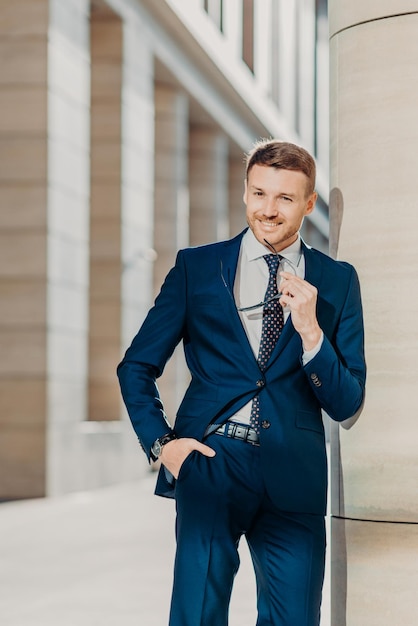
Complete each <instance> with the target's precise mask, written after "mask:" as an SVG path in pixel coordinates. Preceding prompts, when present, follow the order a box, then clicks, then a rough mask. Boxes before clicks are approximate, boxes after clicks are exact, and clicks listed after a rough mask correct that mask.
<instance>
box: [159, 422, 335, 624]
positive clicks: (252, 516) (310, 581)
mask: <svg viewBox="0 0 418 626" xmlns="http://www.w3.org/2000/svg"><path fill="white" fill-rule="evenodd" d="M205 443H207V445H209V446H211V447H212V448H214V449H215V450H216V456H215V457H213V458H208V457H205V456H203V455H202V454H200V453H199V452H196V451H195V452H192V453H191V455H190V456H189V457H187V459H186V460H185V462H184V464H183V466H182V467H181V470H180V475H179V477H178V481H177V483H176V493H175V497H176V507H177V521H176V536H177V552H176V561H175V568H174V585H173V595H172V603H171V612H170V626H227V624H228V611H229V601H230V596H231V592H232V585H233V580H234V576H235V574H236V572H237V571H238V567H239V556H238V545H239V541H240V538H241V537H242V536H243V535H244V536H245V538H246V540H247V542H248V545H249V548H250V553H251V556H252V560H253V565H254V571H255V575H256V582H257V609H258V619H257V624H256V626H319V621H320V606H321V594H322V584H323V577H324V566H325V521H324V517H323V516H322V515H312V514H304V513H290V512H285V511H282V510H280V508H278V507H277V506H275V505H274V504H273V502H272V501H271V499H270V498H269V496H268V494H267V492H266V490H265V486H264V481H263V477H262V473H261V466H260V448H259V447H257V446H253V445H251V444H249V443H245V442H243V441H239V440H236V439H228V438H226V437H224V436H220V435H216V434H213V435H211V436H210V437H209V438H208V439H207V440H206V442H205ZM278 480H287V477H286V476H282V477H281V478H278Z"/></svg>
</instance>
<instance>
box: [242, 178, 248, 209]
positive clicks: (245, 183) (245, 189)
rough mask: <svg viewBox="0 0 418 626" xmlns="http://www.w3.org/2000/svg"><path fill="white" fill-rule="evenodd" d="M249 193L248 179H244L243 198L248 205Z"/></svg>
mask: <svg viewBox="0 0 418 626" xmlns="http://www.w3.org/2000/svg"><path fill="white" fill-rule="evenodd" d="M247 193H248V187H247V179H246V178H245V179H244V195H243V196H242V199H243V200H244V204H245V205H247Z"/></svg>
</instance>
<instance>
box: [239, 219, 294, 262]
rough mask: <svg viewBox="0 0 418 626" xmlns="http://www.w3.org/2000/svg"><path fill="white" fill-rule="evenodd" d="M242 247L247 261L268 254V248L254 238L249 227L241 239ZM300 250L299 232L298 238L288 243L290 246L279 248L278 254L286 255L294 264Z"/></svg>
mask: <svg viewBox="0 0 418 626" xmlns="http://www.w3.org/2000/svg"><path fill="white" fill-rule="evenodd" d="M242 247H243V251H244V252H245V254H246V256H247V259H248V260H249V261H255V260H257V259H260V258H261V257H263V256H264V255H266V254H269V252H268V248H266V246H264V245H263V244H262V243H260V242H259V241H258V240H257V239H256V238H255V236H254V233H253V231H252V230H251V228H249V229H248V230H247V232H246V233H245V235H244V237H243V239H242ZM301 252H302V244H301V240H300V234H299V233H298V238H297V239H296V241H294V242H293V243H292V244H290V246H288V247H287V248H284V249H283V250H280V252H279V254H280V256H284V257H286V258H287V259H289V261H291V262H292V263H294V264H295V265H296V263H297V262H298V260H299V258H300V255H301Z"/></svg>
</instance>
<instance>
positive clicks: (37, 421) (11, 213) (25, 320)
mask: <svg viewBox="0 0 418 626" xmlns="http://www.w3.org/2000/svg"><path fill="white" fill-rule="evenodd" d="M2 17H3V19H2V20H0V58H1V59H2V70H1V71H0V111H1V115H0V141H1V150H0V207H1V210H0V354H1V359H0V497H3V498H13V497H21V496H26V495H29V496H34V497H35V496H41V495H43V494H44V493H45V471H46V470H45V448H46V440H45V409H46V402H47V399H46V388H45V382H46V376H47V349H46V332H47V327H46V309H47V247H46V243H47V202H46V199H47V167H48V163H47V136H46V130H47V96H46V85H47V56H48V41H47V32H48V2H47V1H46V0H35V1H33V2H32V1H30V0H27V1H26V2H21V3H19V5H18V6H17V5H16V3H15V2H13V1H12V0H7V1H5V2H3V3H2Z"/></svg>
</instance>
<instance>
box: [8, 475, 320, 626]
mask: <svg viewBox="0 0 418 626" xmlns="http://www.w3.org/2000/svg"><path fill="white" fill-rule="evenodd" d="M154 482H155V475H154V474H151V473H150V474H149V476H147V477H146V478H145V479H144V480H143V481H141V482H140V483H135V484H131V483H130V484H124V485H119V486H116V487H110V488H106V489H101V490H98V491H95V492H91V493H90V492H89V493H81V494H74V495H69V496H64V497H60V498H54V499H45V500H31V501H25V502H10V503H4V504H1V505H0V624H1V626H154V625H155V626H166V624H167V614H168V605H169V596H170V588H171V564H172V560H173V554H174V535H173V520H174V507H173V503H172V501H168V500H165V499H162V498H157V497H155V496H153V495H152V491H153V487H154ZM241 559H242V565H241V569H240V571H239V573H238V576H237V579H236V584H235V587H234V592H233V599H232V605H231V618H230V626H254V623H255V611H254V602H255V600H254V598H255V591H254V580H253V574H252V569H251V565H250V561H249V556H248V552H247V549H246V546H245V545H244V543H243V545H242V548H241ZM328 604H329V580H328V577H327V581H326V586H325V593H324V607H323V620H322V625H321V626H329V623H330V622H329V608H328Z"/></svg>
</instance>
